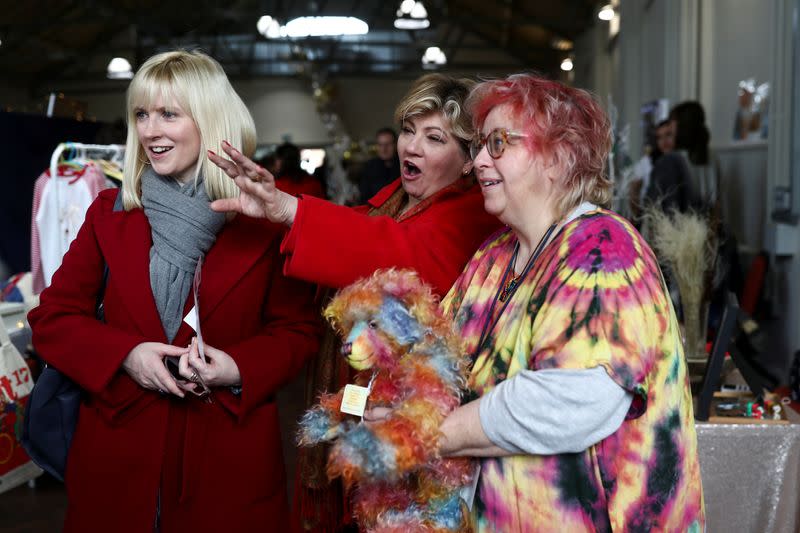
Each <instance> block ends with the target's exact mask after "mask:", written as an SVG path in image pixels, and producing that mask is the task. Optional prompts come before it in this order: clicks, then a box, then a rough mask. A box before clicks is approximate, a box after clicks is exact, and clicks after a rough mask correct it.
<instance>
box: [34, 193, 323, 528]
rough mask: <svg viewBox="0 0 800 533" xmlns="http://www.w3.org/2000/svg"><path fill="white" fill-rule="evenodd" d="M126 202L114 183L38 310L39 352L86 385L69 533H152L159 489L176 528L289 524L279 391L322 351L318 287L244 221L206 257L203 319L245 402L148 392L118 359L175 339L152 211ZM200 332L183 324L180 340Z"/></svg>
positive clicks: (269, 236) (70, 480)
mask: <svg viewBox="0 0 800 533" xmlns="http://www.w3.org/2000/svg"><path fill="white" fill-rule="evenodd" d="M115 197H116V191H105V192H103V193H101V195H100V197H99V198H98V199H97V200H96V201H95V202H94V203H93V204H92V206H91V207H90V208H89V211H88V212H87V215H86V221H85V223H84V225H83V227H82V228H81V230H80V232H79V234H78V236H77V238H76V239H75V241H74V242H73V244H72V246H71V247H70V250H69V252H68V253H67V255H66V256H65V257H64V261H63V264H62V266H61V268H60V269H59V270H58V272H57V273H56V274H55V276H54V278H53V284H52V286H51V287H50V288H48V289H47V290H46V291H44V292H43V293H42V297H41V304H40V305H39V307H37V308H36V309H34V310H33V311H31V313H30V314H29V320H30V323H31V326H32V328H33V335H34V337H33V340H34V345H35V346H36V349H37V351H38V352H39V353H40V354H41V356H42V357H43V358H44V359H45V360H46V361H47V362H49V363H51V364H53V365H54V366H55V367H57V368H58V369H60V370H61V371H62V372H64V373H65V374H67V375H68V376H69V377H71V378H72V379H74V380H75V381H76V382H77V383H78V384H79V385H81V387H83V388H84V389H85V390H86V391H87V394H86V399H85V401H84V403H83V405H82V406H81V409H80V416H79V421H78V427H77V430H76V433H75V437H74V440H73V443H72V448H71V450H70V455H69V459H68V464H67V472H66V486H67V493H68V497H69V508H68V511H67V519H66V524H65V530H66V531H82V532H86V531H114V532H128V531H130V532H136V533H141V532H146V531H152V530H153V523H154V520H155V514H156V503H157V499H159V497H160V508H161V531H162V532H165V533H169V532H173V531H226V532H229V531H231V532H238V531H242V532H244V531H267V530H272V531H282V530H285V529H286V528H287V527H288V526H287V525H286V524H287V522H288V517H287V512H286V510H287V501H286V495H285V492H286V483H285V475H284V468H283V460H282V455H281V444H280V435H279V429H278V416H277V408H276V406H275V402H274V400H273V399H274V393H275V391H276V390H277V389H278V387H279V386H280V385H282V384H283V383H285V382H287V381H288V380H290V379H291V378H292V377H293V376H294V375H295V374H297V373H298V372H299V371H300V369H301V367H302V365H303V363H304V361H305V360H306V358H307V357H309V356H311V355H312V354H314V353H315V350H316V348H317V342H318V341H317V337H318V327H319V321H318V320H317V318H316V312H315V309H314V308H313V307H312V305H311V301H312V298H313V289H312V287H311V286H309V285H306V284H303V283H301V282H297V281H291V280H288V279H286V278H284V277H283V276H282V275H281V272H280V261H279V260H278V258H279V255H278V244H279V242H280V238H281V236H282V232H281V230H280V228H278V227H276V226H274V225H272V224H269V223H266V222H262V221H257V220H254V219H250V218H248V217H244V216H239V217H236V218H235V219H233V220H232V221H231V222H229V223H228V224H226V226H225V227H224V228H223V229H222V231H220V233H219V235H218V237H217V242H216V244H215V245H214V246H213V247H212V248H211V250H210V251H209V253H208V254H207V256H206V259H205V263H204V266H203V273H202V283H201V288H200V311H201V316H200V320H201V325H202V332H203V337H204V341H205V342H206V343H207V344H208V345H210V346H214V347H215V348H219V349H221V350H223V351H225V352H227V353H228V354H230V355H231V357H233V359H234V360H235V361H236V363H237V365H238V367H239V370H240V373H241V376H242V393H241V396H235V395H233V394H232V393H231V392H230V391H229V390H228V389H227V388H219V389H216V390H214V394H213V402H212V403H204V402H202V401H200V400H198V399H197V398H195V397H193V396H191V395H188V394H187V397H186V399H180V398H177V397H173V396H162V395H160V394H158V393H157V392H153V391H149V390H145V389H143V388H141V387H139V386H138V385H137V384H136V383H135V382H134V381H133V380H132V379H131V378H130V377H129V376H128V375H127V373H125V371H124V370H122V369H121V366H120V365H121V364H122V361H123V359H124V358H125V357H126V356H127V354H128V353H129V352H130V351H131V349H132V348H134V347H135V346H136V345H138V344H139V343H142V342H146V341H156V342H166V338H165V335H164V330H163V328H162V325H161V321H160V319H159V316H158V311H157V309H156V305H155V301H154V299H153V295H152V291H151V288H150V276H149V267H148V265H149V251H150V247H151V243H152V241H151V236H150V226H149V224H148V222H147V219H146V217H145V216H144V213H143V211H142V210H141V209H134V210H131V211H128V212H124V211H122V212H112V209H113V204H114V199H115ZM104 258H105V261H106V262H107V263H108V266H109V272H110V274H109V278H108V286H107V288H106V292H105V317H106V324H101V323H100V322H98V321H96V320H95V318H94V302H95V296H96V294H97V292H98V290H99V287H100V283H101V279H102V274H103V264H104ZM192 300H193V299H192V297H191V296H190V297H189V299H188V301H187V306H186V309H185V311H186V312H188V311H189V309H190V308H191V307H192V305H193V301H192ZM192 336H193V331H192V330H191V328H189V326H188V325H186V324H183V325H182V326H181V328H180V330H179V331H178V334H177V337H176V338H175V340H174V342H173V344H175V345H177V346H186V345H187V344H188V343H189V341H190V339H191V337H192Z"/></svg>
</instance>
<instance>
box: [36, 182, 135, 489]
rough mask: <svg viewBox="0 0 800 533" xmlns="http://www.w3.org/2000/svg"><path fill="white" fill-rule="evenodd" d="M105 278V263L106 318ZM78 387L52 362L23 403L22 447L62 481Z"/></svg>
mask: <svg viewBox="0 0 800 533" xmlns="http://www.w3.org/2000/svg"><path fill="white" fill-rule="evenodd" d="M113 210H114V211H121V210H122V191H120V192H119V193H117V199H116V200H115V201H114V209H113ZM107 282H108V264H106V265H105V266H104V268H103V281H102V283H101V285H100V290H99V292H98V293H97V300H96V301H95V317H96V318H97V320H99V321H100V322H105V317H104V313H103V298H104V296H105V290H106V283H107ZM81 395H82V390H81V388H80V387H79V386H78V385H77V384H75V382H74V381H72V380H71V379H69V378H68V377H67V376H65V375H64V374H62V373H61V372H59V371H58V369H56V368H54V367H52V366H45V368H44V370H42V373H41V374H40V375H39V379H37V380H36V383H35V384H34V386H33V391H32V392H31V394H30V397H29V398H28V403H27V405H26V406H25V418H24V421H23V425H22V439H21V444H22V447H23V448H25V451H26V452H28V456H29V457H30V458H31V459H33V462H34V463H36V464H37V465H38V466H39V467H40V468H41V469H42V470H44V471H46V472H47V473H49V474H50V475H51V476H53V477H54V478H56V479H58V480H59V481H64V472H65V470H66V467H67V455H68V454H69V447H70V445H71V444H72V436H73V435H74V434H75V427H76V426H77V424H78V412H79V410H80V406H81Z"/></svg>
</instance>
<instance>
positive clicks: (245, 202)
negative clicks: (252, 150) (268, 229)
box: [208, 141, 297, 226]
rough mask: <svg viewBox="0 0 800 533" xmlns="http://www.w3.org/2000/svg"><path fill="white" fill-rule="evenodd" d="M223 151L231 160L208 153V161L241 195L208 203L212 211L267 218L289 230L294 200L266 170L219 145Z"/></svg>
mask: <svg viewBox="0 0 800 533" xmlns="http://www.w3.org/2000/svg"><path fill="white" fill-rule="evenodd" d="M222 150H223V151H224V152H225V153H226V154H227V155H228V157H230V159H226V158H224V157H221V156H219V155H217V154H216V153H214V152H212V151H211V150H209V151H208V158H209V159H210V160H211V162H212V163H214V164H215V165H217V166H218V167H219V168H221V169H222V170H223V171H224V172H225V174H227V175H228V176H230V177H231V178H233V181H234V182H235V183H236V186H237V187H239V190H240V191H241V192H240V194H239V196H238V197H237V198H225V199H222V200H215V201H214V202H211V209H213V210H214V211H220V212H228V211H235V212H237V213H241V214H243V215H247V216H249V217H254V218H266V219H268V220H270V221H272V222H276V223H278V224H286V225H287V226H291V225H292V223H293V222H294V217H295V214H296V213H297V198H295V197H294V196H292V195H291V194H287V193H285V192H283V191H281V190H279V189H278V188H277V187H276V186H275V177H274V176H273V175H272V174H270V173H269V172H268V171H267V169H265V168H263V167H262V166H260V165H257V164H255V163H254V162H253V161H252V160H251V159H250V158H249V157H247V156H246V155H244V154H243V153H241V152H240V151H239V150H237V149H236V148H234V147H233V146H231V145H230V144H229V143H228V142H227V141H223V142H222Z"/></svg>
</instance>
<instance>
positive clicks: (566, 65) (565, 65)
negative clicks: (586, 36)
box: [561, 57, 575, 72]
mask: <svg viewBox="0 0 800 533" xmlns="http://www.w3.org/2000/svg"><path fill="white" fill-rule="evenodd" d="M574 66H575V65H573V64H572V58H571V57H567V58H565V59H564V61H562V62H561V70H563V71H564V72H569V71H570V70H572V67H574Z"/></svg>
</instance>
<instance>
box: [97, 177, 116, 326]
mask: <svg viewBox="0 0 800 533" xmlns="http://www.w3.org/2000/svg"><path fill="white" fill-rule="evenodd" d="M112 211H122V189H120V190H119V191H117V198H116V200H114V209H112ZM106 284H108V263H105V265H104V266H103V281H102V282H101V283H100V290H99V291H97V298H96V299H95V302H94V314H95V317H97V320H99V321H100V322H105V309H104V307H103V299H104V298H105V295H106Z"/></svg>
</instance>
